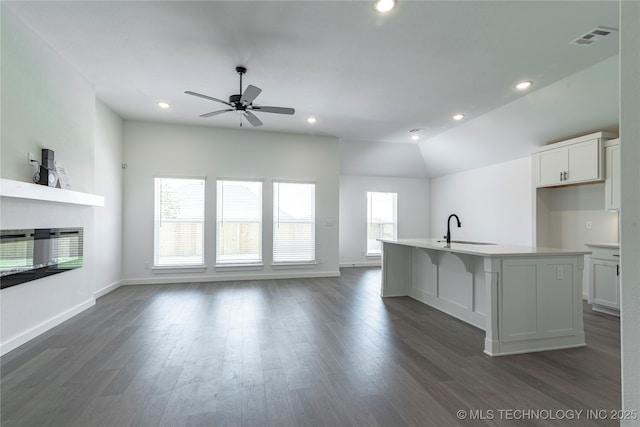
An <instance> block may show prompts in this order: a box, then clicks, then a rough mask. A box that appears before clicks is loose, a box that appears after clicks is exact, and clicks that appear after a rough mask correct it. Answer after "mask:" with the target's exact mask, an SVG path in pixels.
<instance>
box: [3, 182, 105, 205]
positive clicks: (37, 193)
mask: <svg viewBox="0 0 640 427" xmlns="http://www.w3.org/2000/svg"><path fill="white" fill-rule="evenodd" d="M0 196H2V197H11V198H14V199H15V198H17V199H28V200H40V201H43V202H53V203H67V204H72V205H81V206H97V207H101V206H104V197H103V196H98V195H96V194H89V193H81V192H79V191H71V190H63V189H60V188H53V187H47V186H45V185H39V184H32V183H30V182H22V181H14V180H12V179H0Z"/></svg>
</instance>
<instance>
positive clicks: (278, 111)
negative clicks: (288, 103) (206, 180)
mask: <svg viewBox="0 0 640 427" xmlns="http://www.w3.org/2000/svg"><path fill="white" fill-rule="evenodd" d="M253 109H254V110H256V111H260V112H262V113H276V114H294V113H295V112H296V110H295V109H293V108H285V107H265V106H262V105H261V106H256V105H254V106H253Z"/></svg>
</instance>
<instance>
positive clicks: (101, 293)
mask: <svg viewBox="0 0 640 427" xmlns="http://www.w3.org/2000/svg"><path fill="white" fill-rule="evenodd" d="M120 286H122V280H118V281H117V282H113V283H112V284H110V285H108V286H105V287H104V288H102V289H100V290H98V291H95V292H94V293H93V297H94V298H96V299H98V298H100V297H102V296H105V295H106V294H108V293H109V292H113V291H115V290H116V289H118V288H119V287H120Z"/></svg>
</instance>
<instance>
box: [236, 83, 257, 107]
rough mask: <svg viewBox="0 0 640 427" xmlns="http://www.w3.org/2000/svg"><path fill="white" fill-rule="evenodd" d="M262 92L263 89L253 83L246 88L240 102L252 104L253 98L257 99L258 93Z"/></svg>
mask: <svg viewBox="0 0 640 427" xmlns="http://www.w3.org/2000/svg"><path fill="white" fill-rule="evenodd" d="M260 92H262V89H260V88H259V87H255V86H252V85H249V86H247V88H246V89H245V90H244V93H243V94H242V96H241V97H240V103H242V104H251V103H252V102H253V100H254V99H256V98H257V97H258V95H260Z"/></svg>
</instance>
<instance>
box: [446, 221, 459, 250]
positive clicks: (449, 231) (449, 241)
mask: <svg viewBox="0 0 640 427" xmlns="http://www.w3.org/2000/svg"><path fill="white" fill-rule="evenodd" d="M454 216H455V217H456V221H458V228H460V227H462V223H461V222H460V218H458V215H456V214H451V215H449V218H448V219H447V235H446V236H444V238H445V239H447V245H450V244H451V228H450V224H451V217H454Z"/></svg>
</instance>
